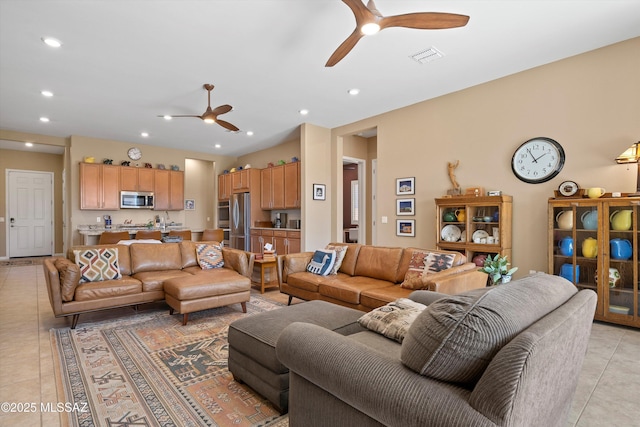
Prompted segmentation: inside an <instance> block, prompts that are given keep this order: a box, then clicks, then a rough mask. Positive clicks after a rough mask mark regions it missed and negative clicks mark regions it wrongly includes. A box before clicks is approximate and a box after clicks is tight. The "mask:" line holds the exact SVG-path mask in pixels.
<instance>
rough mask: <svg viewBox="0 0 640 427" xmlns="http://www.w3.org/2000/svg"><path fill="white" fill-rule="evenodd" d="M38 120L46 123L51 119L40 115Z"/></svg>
mask: <svg viewBox="0 0 640 427" xmlns="http://www.w3.org/2000/svg"><path fill="white" fill-rule="evenodd" d="M40 121H41V122H45V123H47V122H50V121H51V120H49V118H48V117H40Z"/></svg>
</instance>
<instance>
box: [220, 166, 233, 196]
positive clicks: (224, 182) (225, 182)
mask: <svg viewBox="0 0 640 427" xmlns="http://www.w3.org/2000/svg"><path fill="white" fill-rule="evenodd" d="M229 199H231V174H230V173H223V174H221V175H218V200H219V201H227V200H229Z"/></svg>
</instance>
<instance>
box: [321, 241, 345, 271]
mask: <svg viewBox="0 0 640 427" xmlns="http://www.w3.org/2000/svg"><path fill="white" fill-rule="evenodd" d="M325 249H329V250H334V251H336V262H335V263H333V267H331V271H330V272H329V274H338V270H339V269H340V266H341V265H342V260H344V256H345V255H346V254H347V249H348V246H341V245H336V246H334V245H327V247H326V248H325Z"/></svg>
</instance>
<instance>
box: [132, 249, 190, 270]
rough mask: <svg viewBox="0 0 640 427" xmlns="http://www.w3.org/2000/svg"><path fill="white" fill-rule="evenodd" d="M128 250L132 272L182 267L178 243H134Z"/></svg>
mask: <svg viewBox="0 0 640 427" xmlns="http://www.w3.org/2000/svg"><path fill="white" fill-rule="evenodd" d="M130 251H131V269H132V270H133V273H141V272H143V271H160V270H181V269H182V256H181V254H180V246H179V244H178V243H162V244H160V245H157V244H152V243H136V244H133V245H131V246H130Z"/></svg>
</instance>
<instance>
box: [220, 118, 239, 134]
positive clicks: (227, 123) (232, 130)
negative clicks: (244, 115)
mask: <svg viewBox="0 0 640 427" xmlns="http://www.w3.org/2000/svg"><path fill="white" fill-rule="evenodd" d="M216 123H217V124H219V125H220V126H222V127H223V128H225V129H229V130H230V131H231V132H238V131H239V130H240V129H238V128H237V127H235V126H234V125H232V124H231V123H229V122H225V121H224V120H220V119H217V120H216Z"/></svg>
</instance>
